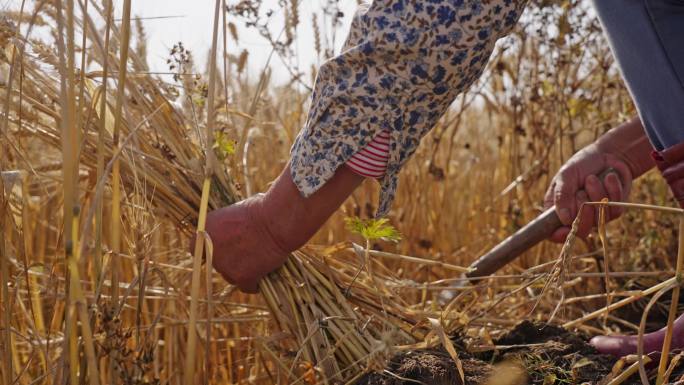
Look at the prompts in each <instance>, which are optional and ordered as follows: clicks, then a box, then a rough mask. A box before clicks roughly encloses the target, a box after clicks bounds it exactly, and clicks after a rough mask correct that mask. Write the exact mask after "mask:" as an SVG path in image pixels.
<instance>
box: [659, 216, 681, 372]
mask: <svg viewBox="0 0 684 385" xmlns="http://www.w3.org/2000/svg"><path fill="white" fill-rule="evenodd" d="M679 217H680V218H679V234H678V235H679V245H678V249H677V266H676V270H675V279H676V280H677V285H676V286H675V287H674V289H672V301H671V302H670V311H669V314H668V317H667V332H666V333H665V340H664V341H663V350H662V353H661V355H660V363H659V365H658V377H657V378H656V385H661V384H663V382H664V377H665V371H666V370H667V362H668V359H669V356H670V346H671V344H672V333H673V331H674V328H673V324H674V321H675V318H676V316H677V305H678V304H679V291H680V287H681V283H682V265H683V264H684V215H680V216H679Z"/></svg>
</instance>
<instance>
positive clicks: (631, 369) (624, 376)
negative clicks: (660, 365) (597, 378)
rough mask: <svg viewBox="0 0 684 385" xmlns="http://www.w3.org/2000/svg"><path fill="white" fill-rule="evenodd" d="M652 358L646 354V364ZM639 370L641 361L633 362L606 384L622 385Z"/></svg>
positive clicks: (644, 360)
mask: <svg viewBox="0 0 684 385" xmlns="http://www.w3.org/2000/svg"><path fill="white" fill-rule="evenodd" d="M651 361H652V360H651V358H650V357H648V356H646V357H644V359H643V362H644V364H648V363H650V362H651ZM637 370H639V362H638V361H637V362H635V363H633V364H631V365H630V366H629V367H628V368H627V369H625V370H623V371H622V372H621V373H620V374H619V375H618V376H617V377H615V378H613V379H612V380H611V381H610V382H608V383H607V384H606V385H620V384H622V383H623V382H625V381H626V380H627V379H628V378H629V377H631V376H632V374H634V373H635V372H636V371H637Z"/></svg>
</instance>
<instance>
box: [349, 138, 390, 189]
mask: <svg viewBox="0 0 684 385" xmlns="http://www.w3.org/2000/svg"><path fill="white" fill-rule="evenodd" d="M389 144H390V133H389V131H384V130H383V131H382V132H380V133H379V134H378V135H376V136H375V137H374V138H373V140H371V142H370V143H368V144H367V145H366V147H364V148H362V149H361V150H359V151H358V152H357V153H356V154H354V155H353V156H352V157H351V158H349V160H348V161H347V167H349V168H351V169H352V170H353V171H354V172H355V173H357V174H359V175H361V176H364V177H366V178H375V179H379V178H382V177H383V176H385V171H387V161H388V160H389Z"/></svg>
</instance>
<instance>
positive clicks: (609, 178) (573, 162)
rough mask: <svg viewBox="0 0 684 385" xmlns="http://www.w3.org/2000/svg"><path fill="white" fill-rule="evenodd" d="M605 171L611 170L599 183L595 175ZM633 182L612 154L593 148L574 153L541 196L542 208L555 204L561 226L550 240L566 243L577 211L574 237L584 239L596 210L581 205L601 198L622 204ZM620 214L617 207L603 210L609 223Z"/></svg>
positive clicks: (594, 219)
mask: <svg viewBox="0 0 684 385" xmlns="http://www.w3.org/2000/svg"><path fill="white" fill-rule="evenodd" d="M607 169H612V170H614V171H612V172H609V173H608V174H607V175H605V177H604V178H603V180H601V179H600V178H599V176H598V175H600V174H601V173H602V172H603V171H605V170H607ZM632 179H633V176H632V172H631V170H630V168H629V166H628V165H627V163H626V162H625V161H623V160H622V159H620V157H618V156H616V155H614V154H610V153H602V152H601V151H599V149H597V148H596V146H593V145H590V146H588V147H587V148H585V149H583V150H581V151H579V152H577V153H576V154H575V155H573V156H572V157H571V158H570V159H568V161H567V162H566V163H565V164H564V165H563V166H562V167H561V168H560V170H558V173H557V174H556V175H555V176H554V177H553V179H552V181H551V185H550V186H549V188H548V190H547V191H546V196H545V197H544V207H545V208H549V207H551V206H553V205H555V206H556V213H557V214H558V218H560V220H561V222H562V223H563V225H564V226H563V227H561V228H559V229H558V230H556V231H555V232H554V233H553V235H552V236H551V238H550V239H551V240H552V241H554V242H563V241H565V238H566V237H567V235H568V233H569V232H570V228H571V225H572V222H573V221H574V220H575V217H576V216H577V215H578V211H579V210H580V209H581V213H579V215H580V223H579V227H578V230H577V236H579V237H581V238H585V237H586V236H587V235H589V232H590V231H591V229H592V228H593V227H594V226H595V225H596V224H597V220H598V216H597V212H598V211H597V207H595V206H590V205H587V206H584V207H583V208H582V204H583V203H585V202H600V201H601V200H602V199H604V198H608V200H610V201H613V202H622V201H624V200H626V199H627V197H628V196H629V192H630V190H631V186H632ZM622 211H623V210H622V208H620V207H610V208H608V210H607V211H606V213H607V214H608V215H607V218H606V219H607V220H608V221H611V220H613V219H615V218H617V217H619V216H620V215H622Z"/></svg>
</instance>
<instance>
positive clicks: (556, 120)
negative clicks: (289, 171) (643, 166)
mask: <svg viewBox="0 0 684 385" xmlns="http://www.w3.org/2000/svg"><path fill="white" fill-rule="evenodd" d="M131 1H132V0H123V1H117V2H114V3H112V1H110V0H80V1H74V0H64V1H38V0H37V1H33V2H28V3H26V4H24V3H23V2H22V5H21V8H19V9H13V10H11V11H9V10H8V11H4V12H3V15H2V18H1V19H0V47H1V51H0V98H1V99H2V102H1V103H0V105H1V106H2V113H1V114H0V119H1V121H0V144H1V147H0V171H2V178H0V263H1V265H0V273H1V277H2V278H1V282H2V288H1V292H0V294H1V297H0V331H2V335H1V336H0V374H1V376H0V378H1V379H2V380H0V382H1V383H2V384H7V385H9V384H21V385H29V384H92V385H95V384H174V385H175V384H200V383H202V384H271V383H278V384H281V383H282V384H286V383H292V384H294V383H299V384H319V383H320V384H336V383H354V382H355V381H357V380H359V379H360V378H362V376H364V375H365V374H367V373H370V372H380V373H382V372H383V371H385V372H387V371H388V369H387V367H388V366H387V365H388V362H389V361H390V360H391V357H393V356H394V355H396V354H398V353H401V352H406V351H409V350H412V349H428V348H435V349H437V348H440V349H445V351H446V352H448V354H449V356H450V357H451V358H452V359H453V360H454V362H456V363H459V364H460V359H459V357H458V356H459V355H461V354H464V353H463V350H462V349H461V347H462V345H459V344H460V342H459V344H457V343H455V342H453V341H455V339H454V336H459V338H460V339H459V341H461V340H462V341H466V342H465V345H467V346H466V347H467V348H468V349H471V350H472V351H476V350H478V349H479V350H492V349H495V347H494V345H495V342H494V341H495V340H496V339H497V338H498V337H500V336H501V335H503V334H504V333H505V332H506V331H507V330H509V329H510V328H511V327H513V326H514V325H516V324H518V323H519V322H520V321H522V320H536V321H540V322H547V321H550V322H551V323H552V324H555V325H565V326H566V327H567V328H569V329H572V330H574V331H577V332H581V333H586V334H588V335H595V334H603V333H606V332H608V331H624V332H631V333H635V332H637V331H638V330H639V326H640V325H639V322H640V315H641V313H642V312H643V311H644V307H645V306H646V302H648V298H646V300H641V299H640V298H641V297H642V296H643V294H644V293H646V294H648V293H651V294H654V293H657V294H656V295H657V296H658V297H660V296H661V295H665V292H666V291H667V290H674V293H673V294H672V296H673V297H674V299H675V300H674V306H670V303H671V302H672V300H671V299H670V300H669V301H661V302H657V303H655V304H653V305H652V306H649V309H650V312H651V313H652V314H655V315H658V314H659V315H660V316H661V317H660V318H659V319H663V318H662V317H667V314H668V312H669V311H673V309H674V310H676V305H677V298H678V293H679V291H678V290H679V289H678V287H679V286H678V285H677V284H676V283H677V282H679V281H678V277H679V275H678V274H677V275H675V274H676V273H678V272H679V270H678V269H677V263H676V260H677V254H678V247H679V242H680V239H679V228H680V220H681V219H680V218H681V213H680V212H679V211H678V210H667V209H666V208H667V207H675V202H674V201H673V200H672V198H671V196H670V195H669V192H668V190H667V186H666V185H665V184H664V183H663V182H662V181H661V180H660V178H659V177H658V175H656V174H655V173H650V174H647V175H646V176H644V177H642V178H641V179H640V180H639V181H638V182H636V184H635V186H634V188H633V190H632V194H631V201H632V202H636V203H639V204H641V205H642V206H640V207H628V208H627V210H626V213H625V215H623V217H621V218H620V219H619V220H617V221H615V222H612V223H610V224H606V225H605V226H601V229H600V230H601V233H602V234H605V236H603V237H599V236H598V235H596V234H594V235H592V236H590V237H589V238H588V239H586V240H581V239H574V240H572V239H571V240H570V241H569V242H567V243H566V244H565V246H562V245H556V244H552V243H550V242H544V243H542V244H540V245H539V246H537V247H535V248H533V249H532V250H530V251H529V252H527V253H525V254H524V255H523V256H522V257H521V258H520V259H518V260H516V261H515V262H514V263H512V264H510V265H509V266H507V267H506V268H505V269H504V270H502V271H501V272H499V275H497V276H494V277H491V278H488V279H486V280H484V281H482V282H480V283H478V284H476V285H461V286H460V287H458V288H454V289H451V290H452V293H453V294H454V295H453V298H452V299H450V300H447V301H445V300H444V298H443V297H442V296H443V290H444V289H449V288H452V287H453V286H454V284H455V283H458V282H459V279H461V276H462V273H463V272H464V271H465V270H464V267H467V266H468V265H469V264H470V263H471V262H473V261H474V260H475V259H476V258H477V257H478V256H480V255H481V254H482V253H484V252H485V251H487V250H488V249H489V248H490V247H492V246H493V245H495V244H496V243H497V242H498V241H500V240H502V239H504V238H505V237H506V236H508V235H509V234H511V233H513V232H514V231H515V230H516V229H518V228H520V227H522V226H523V225H524V224H525V223H527V222H528V221H530V220H532V219H533V218H535V217H536V216H537V215H538V214H539V213H541V211H542V198H543V195H544V191H545V189H546V187H547V185H548V183H549V182H550V180H551V178H552V177H553V175H554V174H555V172H556V170H558V168H559V167H560V166H561V165H562V164H563V162H564V161H565V160H566V159H568V158H569V157H570V156H571V155H572V154H573V153H575V152H576V151H577V150H579V149H581V148H582V147H583V146H584V145H586V144H587V143H590V142H591V141H593V140H594V139H595V138H597V137H598V136H600V135H601V134H602V133H603V132H605V131H607V130H608V129H610V128H611V127H613V126H615V125H618V124H620V123H622V122H624V121H626V120H627V119H629V118H631V117H632V116H634V115H635V110H634V107H633V105H632V103H631V99H630V98H629V95H628V93H627V91H626V89H625V87H624V85H623V84H622V81H621V80H620V77H619V74H618V72H617V70H616V68H615V65H614V63H613V58H612V56H611V54H610V50H609V48H608V46H607V44H606V42H605V41H604V39H603V36H602V32H601V28H600V25H599V23H598V21H597V20H596V18H595V17H594V16H593V13H592V11H591V9H590V6H589V5H588V4H587V3H586V2H584V1H578V0H563V1H560V0H558V1H555V0H538V1H535V2H533V3H532V4H530V6H529V8H528V9H527V11H526V13H525V15H524V16H523V19H522V21H521V23H520V25H519V26H518V27H517V28H516V29H515V31H514V32H513V33H512V34H511V35H510V36H509V37H507V38H505V39H502V40H501V41H500V42H499V44H498V46H497V49H496V51H495V53H494V55H493V56H492V58H491V60H490V62H489V65H488V67H487V70H486V72H485V74H484V75H483V76H482V78H481V79H480V80H479V81H478V82H477V83H476V84H475V85H474V86H473V87H472V88H471V89H470V90H469V91H468V92H466V93H464V94H463V95H461V96H459V97H458V99H457V100H456V101H455V102H454V104H453V106H452V108H451V109H450V110H449V111H448V113H447V114H446V115H445V116H444V117H443V118H442V119H441V120H440V122H439V123H438V124H437V126H436V127H435V128H434V129H433V130H432V131H431V132H430V134H429V135H428V136H427V137H426V138H425V139H424V140H423V141H422V143H421V145H420V148H419V150H418V152H417V153H416V154H415V156H414V157H413V158H412V159H411V161H410V162H409V163H408V164H407V166H406V167H405V168H404V169H403V170H402V173H401V181H400V185H399V190H398V194H397V199H396V202H395V204H394V207H393V209H392V211H391V212H390V214H389V215H388V223H389V224H391V225H392V226H393V227H394V228H396V229H397V230H398V232H400V233H401V240H400V241H398V242H384V241H380V240H377V241H376V240H365V239H364V238H363V237H361V236H360V235H358V234H355V233H354V232H352V231H350V230H349V229H348V226H346V223H347V222H349V220H348V219H347V218H352V217H360V218H370V217H372V215H373V213H374V212H375V208H376V207H375V204H376V202H377V196H378V190H379V189H378V185H377V184H376V183H375V182H373V181H366V182H364V184H363V185H362V186H361V188H359V189H358V190H357V191H356V192H355V193H354V194H353V196H352V197H351V198H350V199H349V200H348V201H347V202H345V204H344V205H343V206H342V208H341V209H340V210H338V212H337V213H336V214H335V215H334V216H333V217H332V218H331V219H330V220H329V221H328V222H327V224H326V225H325V226H324V227H323V228H322V229H321V230H320V231H319V232H318V234H317V235H316V236H315V237H314V239H312V241H311V242H310V244H308V245H307V246H305V247H304V248H303V249H302V250H300V251H297V252H296V253H294V254H293V255H292V256H291V257H290V258H289V260H288V262H287V263H286V265H285V266H284V267H283V268H281V269H280V270H278V271H276V272H273V273H272V274H271V275H270V276H269V277H268V278H267V279H265V280H264V281H262V283H261V286H260V294H257V295H247V294H244V293H241V292H240V291H238V290H237V289H236V288H235V287H233V286H231V285H229V284H227V283H226V282H225V281H223V280H222V278H221V277H220V276H219V275H218V274H216V273H215V272H213V270H212V269H211V263H210V262H211V261H210V259H211V242H210V240H209V239H207V238H206V237H204V236H203V234H204V233H203V228H204V220H205V216H206V212H207V211H208V210H211V209H215V208H219V207H222V206H224V205H227V204H231V203H234V202H236V201H237V200H239V199H241V198H244V197H247V196H250V195H252V194H255V193H257V192H260V191H264V190H265V189H266V188H267V187H268V184H269V182H270V181H271V180H273V179H274V178H275V177H276V176H277V175H278V173H279V172H280V170H281V169H282V168H283V167H284V166H285V164H286V162H287V160H288V153H289V149H290V147H291V145H292V143H293V140H294V138H295V137H296V135H297V133H298V131H299V130H300V129H301V127H302V126H303V124H304V121H305V119H306V112H307V107H308V97H309V96H310V95H309V92H310V88H309V87H310V86H311V84H312V81H313V79H309V78H308V76H307V75H306V74H307V73H308V72H309V69H300V68H297V67H296V66H294V65H293V66H292V67H288V69H287V70H288V72H289V73H290V74H291V75H292V78H291V79H290V81H289V82H284V83H283V82H275V81H273V80H272V79H271V73H272V72H271V70H269V69H263V70H260V71H259V70H255V69H254V68H253V67H251V66H250V64H249V63H250V51H249V50H246V49H244V50H240V51H236V49H235V47H240V42H241V36H240V34H239V33H238V28H236V25H238V24H240V25H242V24H244V23H249V24H250V25H251V27H250V28H252V30H253V33H258V34H261V35H263V36H264V37H265V38H267V39H268V40H269V41H271V43H272V44H271V46H270V47H268V49H269V50H270V51H272V53H273V55H277V56H280V57H281V58H283V60H282V61H281V62H279V63H296V59H297V58H296V55H295V53H294V50H293V49H291V47H292V44H293V42H295V41H297V39H298V35H297V30H298V26H299V25H302V24H303V23H311V24H312V26H313V29H314V31H316V32H315V33H316V36H315V45H314V47H312V49H313V50H314V51H315V55H316V56H317V57H318V58H319V59H320V60H324V59H326V58H329V57H331V55H333V54H334V52H333V51H334V50H333V48H332V43H331V41H333V40H334V38H332V36H333V35H334V34H336V36H337V38H338V39H339V38H340V36H341V35H343V34H344V33H345V31H342V30H340V29H341V27H340V23H339V20H336V18H335V17H328V18H325V19H322V18H316V17H314V18H312V19H311V20H303V19H301V17H300V14H299V12H298V6H299V4H298V2H297V1H295V0H292V1H283V2H281V3H280V5H281V7H282V12H280V13H278V15H277V16H274V17H280V18H282V19H283V20H282V21H283V22H284V25H285V27H284V30H283V33H282V34H280V35H271V34H270V32H269V30H268V28H263V26H264V25H266V24H267V23H269V22H271V21H272V20H270V19H268V18H265V17H264V16H263V10H261V9H260V6H261V1H258V0H254V1H249V0H243V1H239V2H235V1H224V0H216V1H215V2H212V1H206V2H201V6H205V7H212V9H214V10H215V12H214V20H212V23H211V25H212V29H209V27H207V39H208V40H211V41H212V49H211V52H210V54H209V55H208V63H209V64H208V65H206V66H205V67H201V66H199V65H198V64H197V63H196V62H197V60H196V58H195V56H194V55H195V49H194V47H187V46H185V45H184V44H183V43H182V42H169V44H170V45H172V46H173V48H172V49H171V51H170V52H169V56H168V61H167V63H168V67H169V68H168V74H169V76H170V77H168V76H167V78H164V79H162V77H160V76H159V74H157V73H154V72H152V71H150V70H149V65H148V64H147V53H146V41H145V31H144V24H143V23H141V22H140V20H139V19H136V18H134V17H133V16H132V15H131V12H130V9H131ZM138 1H144V0H138ZM198 6H199V5H198ZM338 6H339V5H338V4H337V2H336V1H333V0H330V1H322V8H323V9H324V10H325V12H326V15H336V14H337V12H341V10H339V9H337V8H336V7H338ZM115 11H116V12H120V13H121V14H122V15H123V16H122V18H121V19H118V18H114V17H113V16H112V15H113V14H115ZM117 14H118V13H117ZM208 25H209V23H208V24H207V26H208ZM212 33H213V34H212ZM227 47H230V48H231V49H228V48H227ZM230 52H232V53H230ZM235 52H241V53H239V54H235ZM271 65H273V66H275V65H285V64H276V62H275V61H274V62H273V63H272V64H271ZM313 73H314V74H315V70H313ZM604 205H605V204H604ZM345 219H347V220H346V221H345ZM194 234H198V236H199V239H202V240H204V242H198V243H197V246H196V248H195V249H194V250H192V252H191V251H189V244H190V239H191V237H192V236H193V235H194ZM205 249H206V253H205ZM561 249H562V252H561ZM364 259H367V260H368V264H369V267H372V272H373V273H372V274H370V273H369V272H370V271H371V269H362V270H359V269H360V266H361V263H362V261H363V260H364ZM680 268H681V267H680ZM606 269H608V271H606ZM359 272H360V273H359ZM357 274H358V277H357V276H356V275H357ZM672 277H674V278H672ZM653 287H655V289H649V288H653ZM620 301H622V302H621V303H623V302H624V304H626V305H628V306H623V307H620V308H619V309H618V308H617V307H616V306H613V307H612V308H611V311H610V312H607V311H602V310H601V309H603V308H604V307H605V306H607V305H608V304H610V303H613V304H615V303H618V302H620ZM597 310H598V312H596V311H597ZM592 312H594V313H592ZM634 314H637V315H638V317H637V318H634V317H632V316H633V315H634ZM552 315H553V316H552ZM649 322H650V321H649ZM641 326H642V327H648V328H651V327H653V325H651V324H646V319H644V320H643V322H642V325H641ZM642 333H643V330H642ZM665 356H667V355H665ZM678 360H679V358H677V359H676V361H677V362H678ZM672 362H673V363H672V364H671V366H672V368H674V367H675V366H676V365H677V363H676V362H675V360H674V359H673V360H672ZM641 363H643V362H641ZM623 364H624V363H623ZM666 367H667V366H666ZM459 371H461V372H462V369H460V367H459ZM619 373H620V370H617V371H616V373H613V374H611V375H610V376H608V377H610V378H605V379H604V380H605V381H606V382H605V383H608V382H609V381H611V380H615V379H616V378H618V377H619V376H618V375H619ZM661 374H662V373H661ZM462 375H463V374H462V373H461V376H462ZM548 378H550V377H548V376H543V383H544V384H547V383H548V384H552V383H564V382H562V381H560V379H559V378H557V377H553V378H552V379H551V380H548V381H547V379H548ZM599 380H601V379H597V381H599ZM670 380H671V381H672V382H674V381H675V378H674V375H672V378H670ZM397 383H399V382H397ZM406 383H411V382H406ZM455 383H459V382H455ZM539 383H542V382H539ZM612 383H618V382H612Z"/></svg>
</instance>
